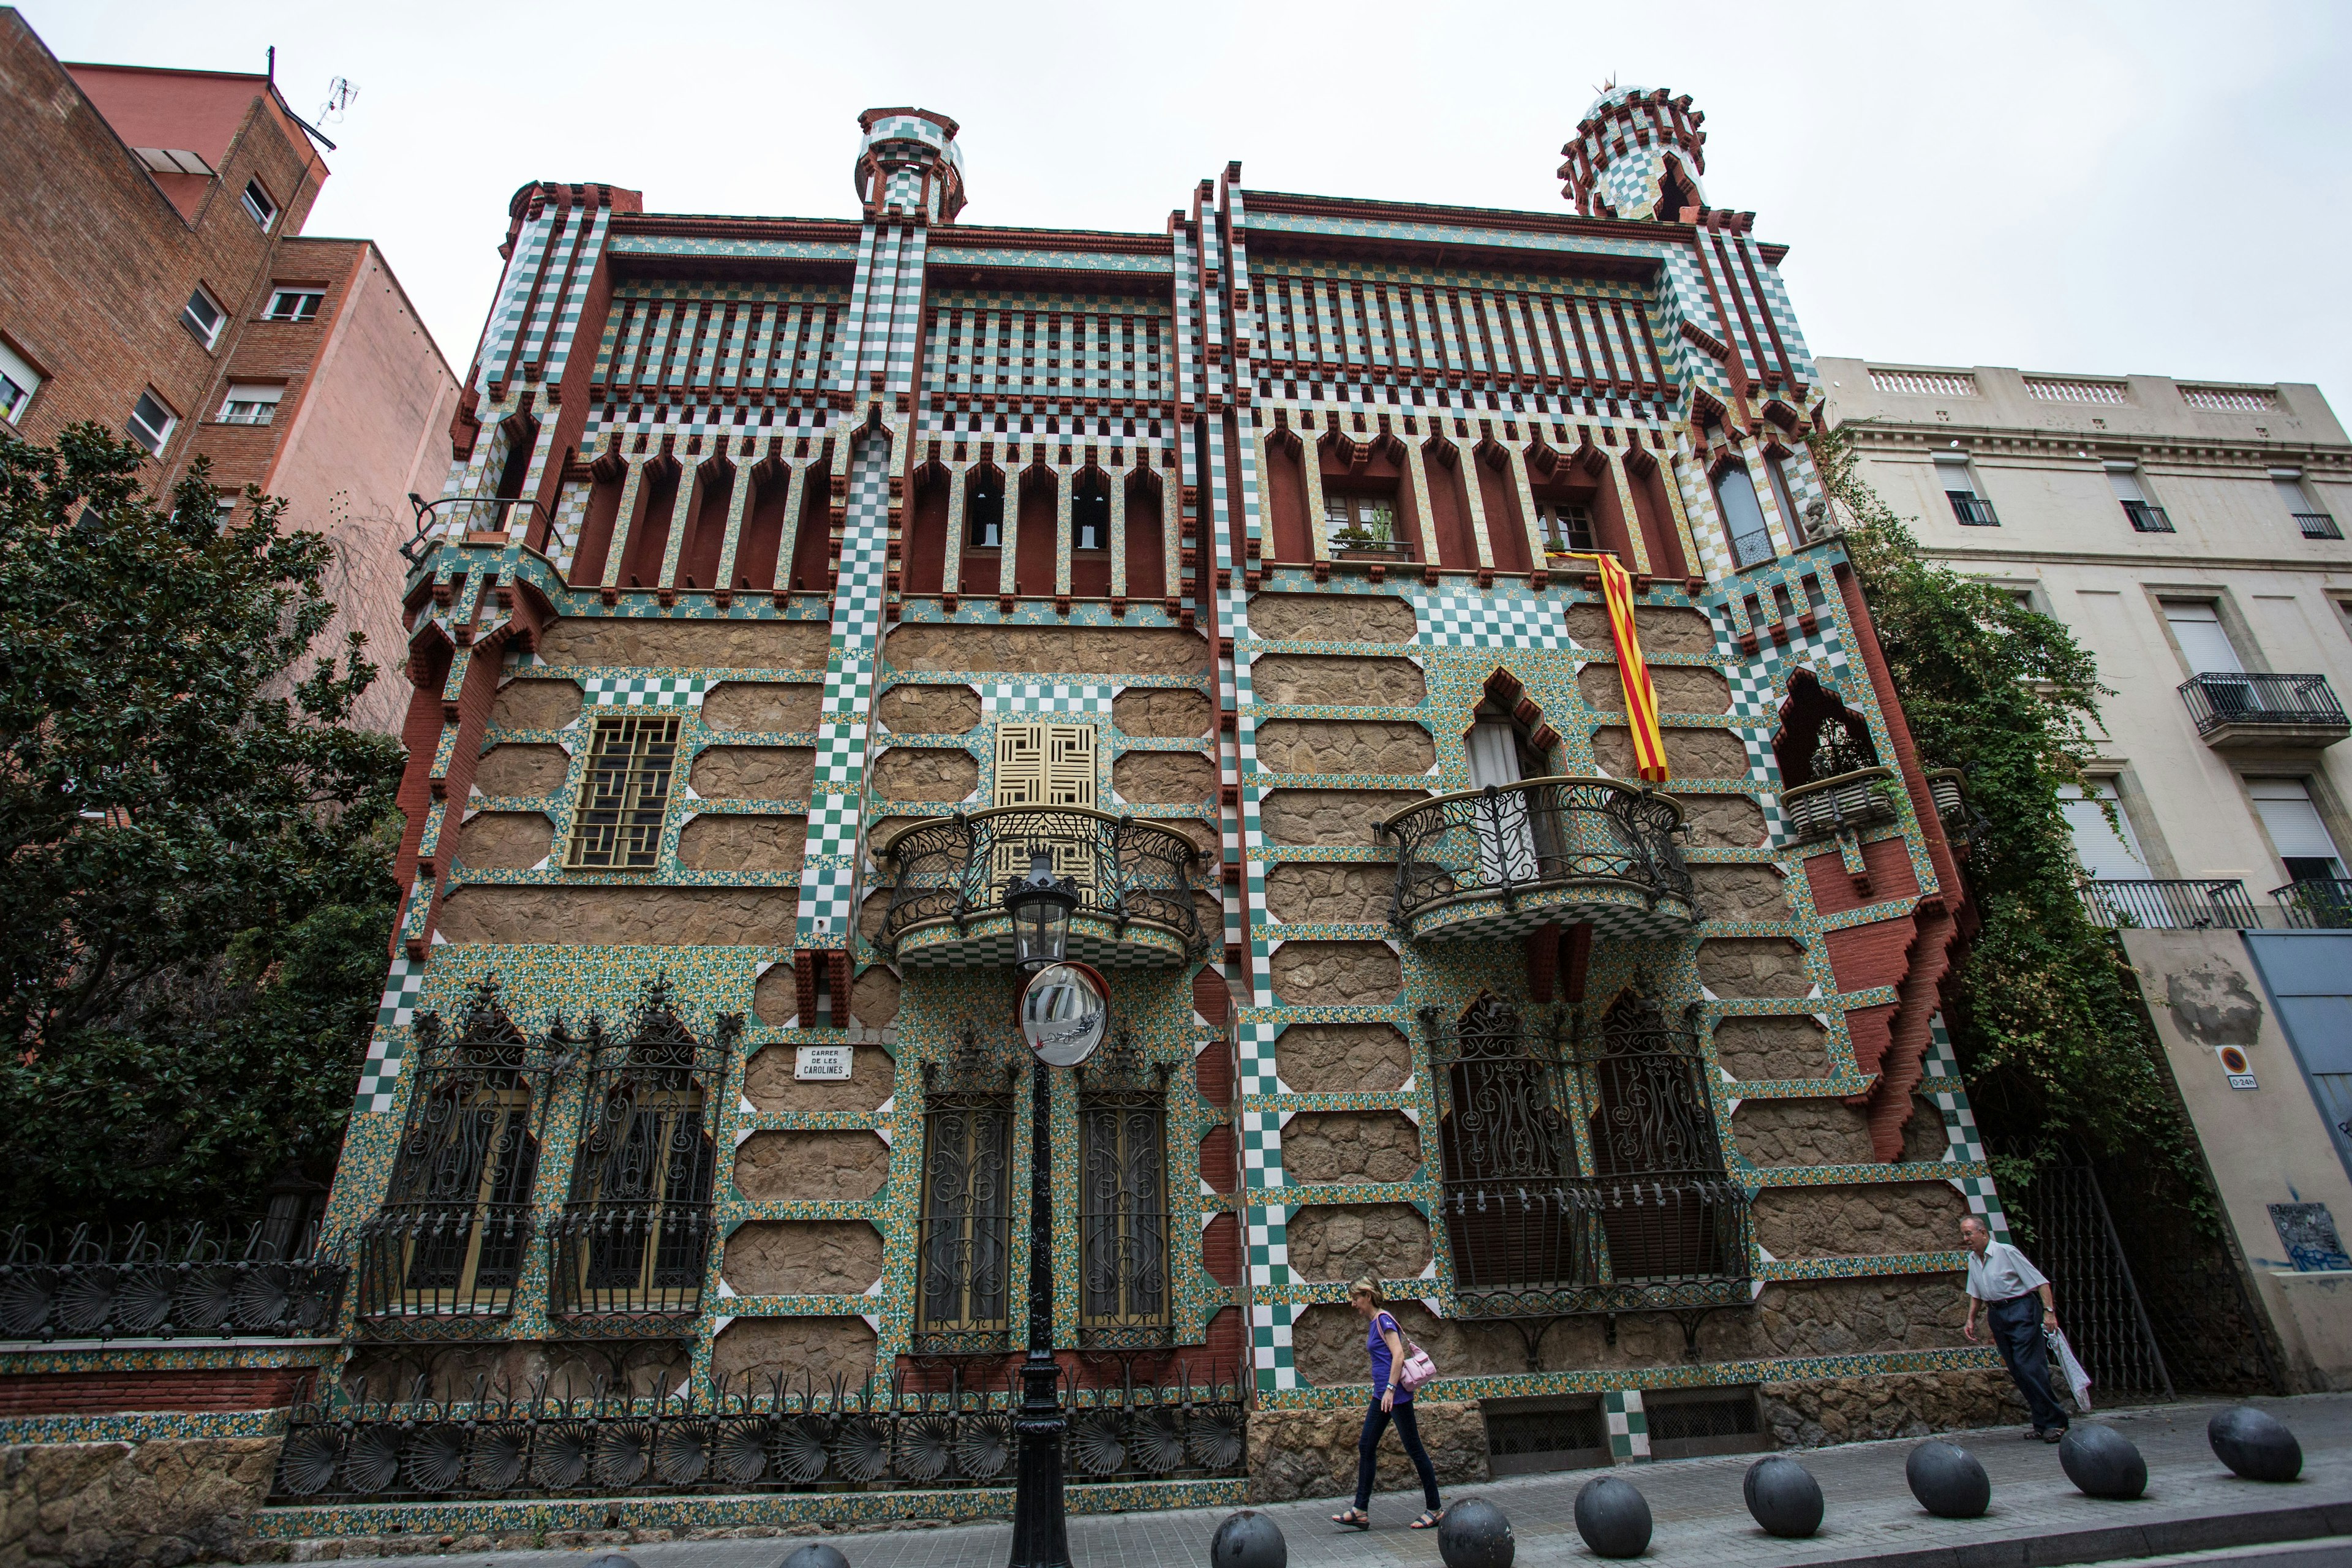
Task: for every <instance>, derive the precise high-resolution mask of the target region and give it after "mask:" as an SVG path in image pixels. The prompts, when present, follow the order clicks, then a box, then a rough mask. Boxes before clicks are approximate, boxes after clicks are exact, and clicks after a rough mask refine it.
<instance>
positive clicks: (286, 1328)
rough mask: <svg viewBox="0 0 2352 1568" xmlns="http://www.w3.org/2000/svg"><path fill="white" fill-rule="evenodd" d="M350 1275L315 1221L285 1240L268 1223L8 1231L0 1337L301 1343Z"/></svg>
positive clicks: (1, 1272) (332, 1317)
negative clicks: (46, 1233)
mask: <svg viewBox="0 0 2352 1568" xmlns="http://www.w3.org/2000/svg"><path fill="white" fill-rule="evenodd" d="M349 1274H350V1268H349V1266H348V1265H347V1264H346V1263H345V1262H344V1260H343V1258H342V1255H341V1248H340V1247H336V1246H333V1245H322V1242H321V1238H320V1234H319V1230H318V1227H317V1226H315V1225H314V1226H310V1227H308V1228H307V1229H305V1230H304V1231H303V1233H302V1234H300V1235H299V1236H297V1237H280V1236H277V1235H273V1234H272V1233H271V1229H270V1227H269V1226H268V1223H267V1222H261V1223H257V1224H254V1225H252V1226H248V1227H245V1228H243V1229H242V1230H240V1228H239V1227H237V1226H217V1227H215V1226H205V1225H202V1224H197V1225H190V1226H171V1227H166V1228H162V1229H150V1228H149V1227H148V1226H143V1225H140V1226H131V1229H130V1230H129V1231H128V1232H126V1233H124V1234H123V1235H121V1236H120V1237H118V1236H116V1235H115V1234H114V1233H113V1232H111V1231H102V1230H93V1229H92V1228H91V1227H90V1226H86V1225H85V1226H75V1227H74V1228H72V1229H71V1230H68V1231H67V1232H66V1233H65V1235H64V1237H63V1238H62V1239H60V1238H58V1237H55V1236H51V1237H47V1238H37V1237H36V1236H35V1234H34V1233H33V1231H32V1230H31V1229H30V1228H29V1227H27V1226H16V1227H15V1228H14V1229H12V1230H10V1231H9V1232H8V1233H7V1237H6V1247H5V1254H0V1340H37V1341H41V1342H52V1341H57V1340H112V1339H130V1338H138V1339H163V1340H169V1339H204V1338H221V1339H232V1338H241V1337H248V1336H249V1337H257V1338H258V1337H268V1338H273V1339H286V1338H309V1337H311V1336H314V1335H320V1334H331V1333H332V1332H334V1331H335V1321H336V1319H337V1317H338V1316H339V1315H340V1313H341V1308H342V1300H343V1286H344V1283H345V1280H346V1279H347V1277H348V1276H349Z"/></svg>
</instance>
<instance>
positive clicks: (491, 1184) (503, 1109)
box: [358, 977, 547, 1319]
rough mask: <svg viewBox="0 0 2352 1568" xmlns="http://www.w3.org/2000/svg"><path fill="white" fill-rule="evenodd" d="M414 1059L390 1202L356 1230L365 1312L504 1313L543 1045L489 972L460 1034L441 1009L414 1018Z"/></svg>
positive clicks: (518, 1266)
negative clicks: (528, 1033)
mask: <svg viewBox="0 0 2352 1568" xmlns="http://www.w3.org/2000/svg"><path fill="white" fill-rule="evenodd" d="M413 1060H414V1061H415V1064H416V1087H415V1089H414V1090H413V1091H412V1094H411V1097H410V1100H409V1103H408V1120H407V1124H406V1125H405V1126H404V1128H403V1129H402V1131H401V1139H400V1146H399V1149H398V1151H397V1152H395V1154H394V1157H393V1167H392V1179H391V1181H390V1183H389V1184H387V1186H386V1188H385V1192H384V1201H383V1207H382V1208H381V1209H380V1210H378V1211H377V1213H376V1214H375V1215H373V1217H371V1218H370V1219H368V1220H366V1221H364V1222H363V1223H362V1225H361V1226H360V1227H359V1236H358V1242H359V1249H360V1315H361V1316H362V1318H373V1319H404V1318H503V1317H506V1316H507V1315H508V1314H509V1313H510V1312H511V1311H512V1310H514V1287H515V1282H516V1280H517V1279H519V1278H520V1275H521V1273H522V1263H523V1256H524V1254H525V1252H526V1251H527V1250H528V1249H529V1247H530V1235H531V1211H530V1186H531V1178H532V1177H533V1176H534V1175H535V1174H536V1173H537V1172H538V1168H539V1136H538V1123H537V1121H536V1120H535V1118H534V1114H533V1112H534V1110H535V1102H536V1100H537V1099H538V1097H539V1095H540V1094H541V1092H542V1091H543V1089H544V1088H545V1079H546V1074H547V1053H546V1050H545V1048H544V1046H543V1045H542V1044H540V1043H535V1042H533V1041H531V1040H530V1039H529V1038H527V1037H525V1036H524V1034H523V1032H522V1030H521V1029H520V1028H518V1027H517V1026H515V1023H514V1020H513V1019H511V1018H509V1016H507V1011H506V1008H505V1007H504V1006H503V1005H501V1004H500V1003H499V986H498V981H497V979H496V978H495V977H492V978H490V979H487V980H485V981H483V982H482V984H480V985H479V986H478V987H477V988H476V989H475V991H474V993H473V994H472V995H470V996H469V997H468V998H467V1003H466V1007H465V1010H464V1012H462V1013H461V1014H459V1016H458V1019H457V1031H456V1034H455V1036H454V1037H453V1036H451V1035H450V1034H448V1033H447V1032H446V1031H445V1029H444V1026H443V1025H442V1021H441V1017H440V1015H438V1014H437V1013H420V1014H418V1015H417V1016H416V1024H415V1051H414V1053H413Z"/></svg>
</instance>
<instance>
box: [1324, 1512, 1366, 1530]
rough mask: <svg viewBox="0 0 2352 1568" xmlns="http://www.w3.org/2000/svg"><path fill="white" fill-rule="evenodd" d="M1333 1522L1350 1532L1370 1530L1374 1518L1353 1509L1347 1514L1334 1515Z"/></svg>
mask: <svg viewBox="0 0 2352 1568" xmlns="http://www.w3.org/2000/svg"><path fill="white" fill-rule="evenodd" d="M1331 1522H1332V1523H1334V1524H1337V1525H1343V1526H1345V1527H1346V1528H1348V1529H1350V1530H1370V1529H1371V1528H1372V1516H1371V1515H1370V1514H1369V1513H1366V1512H1365V1511H1364V1510H1362V1509H1360V1508H1351V1509H1349V1510H1348V1511H1347V1512H1345V1513H1335V1514H1333V1515H1332V1516H1331Z"/></svg>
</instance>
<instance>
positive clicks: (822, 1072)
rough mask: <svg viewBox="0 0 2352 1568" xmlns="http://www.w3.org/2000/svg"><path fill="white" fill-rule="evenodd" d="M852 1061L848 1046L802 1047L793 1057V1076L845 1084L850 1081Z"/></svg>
mask: <svg viewBox="0 0 2352 1568" xmlns="http://www.w3.org/2000/svg"><path fill="white" fill-rule="evenodd" d="M850 1059H851V1053H850V1049H849V1047H847V1046H802V1047H798V1049H797V1050H796V1051H795V1053H794V1055H793V1077H794V1078H797V1079H835V1080H838V1081H840V1082H844V1083H845V1082H847V1081H848V1079H849V1064H850Z"/></svg>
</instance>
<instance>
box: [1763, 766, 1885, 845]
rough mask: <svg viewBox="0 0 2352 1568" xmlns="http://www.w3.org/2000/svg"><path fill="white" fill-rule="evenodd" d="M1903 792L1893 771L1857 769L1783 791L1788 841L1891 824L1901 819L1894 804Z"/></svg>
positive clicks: (1781, 803) (1800, 840)
mask: <svg viewBox="0 0 2352 1568" xmlns="http://www.w3.org/2000/svg"><path fill="white" fill-rule="evenodd" d="M1902 788H1903V784H1902V781H1901V780H1900V779H1897V778H1896V777H1895V770H1894V769H1893V768H1878V767H1871V768H1858V769H1856V770H1855V771H1853V773H1839V774H1837V775H1835V776H1834V777H1832V778H1825V779H1817V780H1815V781H1814V782H1813V783H1811V784H1799V785H1798V786H1797V787H1796V788H1794V789H1791V790H1784V791H1783V792H1781V795H1780V814H1781V816H1784V817H1786V818H1787V819H1788V823H1789V834H1790V837H1791V838H1794V839H1796V840H1798V841H1799V842H1802V841H1803V840H1805V839H1808V838H1827V837H1830V836H1831V835H1832V834H1836V833H1846V832H1851V831H1853V830H1855V829H1857V828H1863V827H1869V826H1874V825H1875V824H1877V823H1881V822H1892V821H1894V820H1895V817H1896V816H1898V815H1900V813H1899V808H1898V807H1897V806H1896V805H1895V802H1896V801H1897V800H1898V799H1899V798H1900V797H1901V791H1902Z"/></svg>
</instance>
